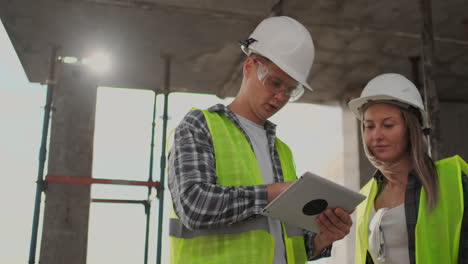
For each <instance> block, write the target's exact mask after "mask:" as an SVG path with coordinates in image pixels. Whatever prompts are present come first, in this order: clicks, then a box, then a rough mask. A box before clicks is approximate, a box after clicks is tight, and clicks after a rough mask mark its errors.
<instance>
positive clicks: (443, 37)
mask: <svg viewBox="0 0 468 264" xmlns="http://www.w3.org/2000/svg"><path fill="white" fill-rule="evenodd" d="M432 4H433V23H434V35H435V38H436V41H435V53H436V62H437V65H436V72H435V73H436V83H437V87H438V92H439V97H440V99H441V100H442V101H457V102H460V101H461V102H468V26H467V24H468V1H467V0H444V1H433V3H432ZM272 14H283V15H288V16H291V17H293V18H296V19H298V20H299V21H301V22H302V23H303V24H304V25H306V27H307V28H308V29H309V30H310V32H311V33H312V37H313V39H314V42H315V45H316V49H317V50H316V59H315V62H314V66H313V68H312V74H311V76H310V79H309V82H310V84H311V85H312V86H313V87H314V88H315V89H316V92H314V93H310V92H306V94H305V96H303V98H302V99H301V101H305V102H314V103H324V104H327V103H330V102H332V101H336V100H343V99H347V98H349V97H350V96H356V95H358V94H359V92H360V89H362V87H363V85H364V84H365V83H366V82H367V81H368V80H369V79H370V78H372V77H374V76H375V75H377V74H379V73H383V72H399V73H403V74H404V75H406V76H407V77H408V78H410V79H414V75H413V73H412V64H411V62H410V60H409V57H414V56H419V54H420V47H421V42H420V32H421V15H420V11H419V1H417V0H413V1H408V0H378V1H376V0H353V1H345V0H315V1H310V0H295V1H293V0H290V1H287V0H284V1H278V0H257V1H251V0H236V1H229V0H141V1H140V0H41V1H32V0H31V1H28V0H0V18H1V20H2V22H3V24H4V26H5V28H6V30H7V32H8V34H9V37H10V39H11V41H12V43H13V45H14V47H15V49H16V52H17V53H18V55H19V58H20V61H21V63H22V65H23V67H24V69H25V71H26V74H27V76H28V78H29V80H30V81H31V82H43V81H44V80H45V79H46V77H47V69H48V56H49V55H50V50H51V45H52V44H56V45H60V46H61V50H60V52H59V55H62V56H76V57H86V56H88V55H89V54H90V53H92V52H93V51H95V50H104V51H106V52H107V53H108V54H110V55H111V57H112V70H111V71H110V72H109V73H108V74H107V75H106V76H105V77H103V78H101V83H100V85H103V86H115V87H129V88H138V89H161V88H162V85H161V84H162V80H163V76H164V66H163V65H164V63H163V60H162V58H161V54H170V55H171V57H172V66H171V72H172V75H171V91H183V92H195V93H210V94H216V95H218V96H220V97H225V96H234V95H235V94H236V93H237V90H238V87H239V85H240V77H241V76H240V69H241V63H242V60H243V59H244V55H243V54H242V53H241V51H240V49H239V45H238V41H239V40H242V39H245V38H247V37H248V35H249V33H250V32H251V31H252V30H253V29H254V27H255V26H256V24H258V23H259V22H260V21H261V20H262V19H263V18H265V17H268V16H270V15H272ZM464 23H465V24H464Z"/></svg>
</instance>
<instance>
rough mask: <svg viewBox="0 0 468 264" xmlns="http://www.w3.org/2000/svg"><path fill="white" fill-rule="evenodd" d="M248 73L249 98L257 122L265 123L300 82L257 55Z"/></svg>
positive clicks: (284, 102) (252, 59) (252, 60)
mask: <svg viewBox="0 0 468 264" xmlns="http://www.w3.org/2000/svg"><path fill="white" fill-rule="evenodd" d="M249 60H251V62H250V63H252V67H251V69H252V70H251V71H250V72H249V73H248V75H249V76H248V86H249V89H248V95H249V97H248V99H249V104H250V107H251V110H252V111H253V114H254V115H255V117H256V118H257V119H258V120H257V121H258V122H257V123H264V122H265V121H266V120H267V119H268V118H270V117H271V116H273V115H274V114H275V113H276V112H278V111H279V110H280V109H281V108H283V106H284V105H285V104H286V103H287V102H288V101H289V98H290V96H291V93H292V92H293V90H294V89H296V88H297V87H298V82H297V81H295V80H294V79H293V78H291V77H290V76H289V75H288V74H286V73H285V72H284V71H282V70H281V69H280V68H279V67H278V66H276V65H275V64H273V63H272V62H268V61H265V60H262V59H259V58H256V57H253V58H252V57H251V58H249Z"/></svg>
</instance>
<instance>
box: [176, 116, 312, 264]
mask: <svg viewBox="0 0 468 264" xmlns="http://www.w3.org/2000/svg"><path fill="white" fill-rule="evenodd" d="M202 111H203V113H204V115H205V119H206V121H207V124H208V128H209V130H210V133H211V138H212V140H213V146H214V152H215V157H216V173H217V176H218V184H220V185H223V186H235V187H238V186H241V185H261V184H263V178H262V175H261V173H260V168H259V166H258V162H257V159H256V158H255V154H254V151H253V149H252V147H251V146H250V144H249V142H248V140H247V138H246V136H245V134H244V133H243V132H242V131H241V130H240V129H239V128H238V127H237V126H236V125H235V124H234V123H233V122H232V121H231V120H230V119H229V118H228V117H226V116H225V115H224V114H222V113H218V112H210V111H208V110H202ZM275 144H276V150H277V152H278V155H279V158H280V162H281V167H282V170H283V175H284V180H285V181H293V180H295V179H296V170H295V167H294V163H293V158H292V153H291V150H290V149H289V147H288V146H287V145H286V144H285V143H283V142H282V141H280V140H279V139H276V140H275ZM170 221H171V222H170V225H171V226H170V235H171V263H177V264H178V263H200V264H208V263H223V264H229V263H233V264H244V263H245V264H250V263H259V264H263V263H264V264H267V263H273V258H274V253H275V252H274V245H275V241H274V238H273V236H272V235H271V234H270V233H269V226H268V220H267V218H266V217H263V216H258V217H253V218H252V219H250V220H244V221H241V222H239V223H236V224H233V225H232V226H229V227H225V228H220V229H209V230H188V229H186V228H185V227H184V226H183V225H182V224H181V223H180V222H179V220H178V219H177V217H176V216H175V215H174V217H173V218H172V219H170ZM282 228H283V234H284V237H283V239H284V242H285V248H286V258H287V262H288V263H305V262H306V261H307V255H306V249H305V243H304V239H303V233H302V230H301V229H299V228H297V227H293V226H288V225H286V224H282Z"/></svg>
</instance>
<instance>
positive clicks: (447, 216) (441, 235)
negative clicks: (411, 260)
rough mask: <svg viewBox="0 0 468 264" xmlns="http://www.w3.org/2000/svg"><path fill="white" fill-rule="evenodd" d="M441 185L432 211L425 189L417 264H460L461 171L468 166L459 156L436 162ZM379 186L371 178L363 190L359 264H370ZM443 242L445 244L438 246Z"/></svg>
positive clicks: (358, 233) (418, 227)
mask: <svg viewBox="0 0 468 264" xmlns="http://www.w3.org/2000/svg"><path fill="white" fill-rule="evenodd" d="M435 165H436V168H437V175H438V182H439V198H438V201H437V204H436V207H435V208H434V209H433V210H432V211H430V212H428V210H427V202H426V192H425V191H424V188H422V189H421V195H420V200H419V210H418V221H417V223H416V230H415V238H416V241H415V247H416V252H415V257H416V263H417V264H436V263H448V264H456V263H458V247H459V243H460V230H461V225H462V220H463V210H464V201H463V185H462V174H461V172H462V171H463V172H465V174H466V173H468V165H467V164H466V162H465V161H464V160H463V159H462V158H460V156H458V155H455V156H453V157H450V158H446V159H443V160H440V161H438V162H436V163H435ZM377 189H378V187H377V183H376V181H375V179H371V180H370V181H369V182H368V183H367V184H366V185H365V186H364V187H363V188H362V189H361V193H362V194H364V195H366V196H367V198H366V200H365V201H364V202H363V203H361V204H360V205H359V206H358V208H357V225H356V228H357V230H356V255H355V262H354V263H356V264H364V263H366V255H367V250H368V248H369V244H368V243H369V237H368V226H369V217H370V212H371V209H372V206H374V199H375V196H376V194H377ZM439 241H443V243H438V242H439Z"/></svg>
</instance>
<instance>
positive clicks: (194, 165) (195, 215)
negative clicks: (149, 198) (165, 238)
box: [168, 110, 267, 230]
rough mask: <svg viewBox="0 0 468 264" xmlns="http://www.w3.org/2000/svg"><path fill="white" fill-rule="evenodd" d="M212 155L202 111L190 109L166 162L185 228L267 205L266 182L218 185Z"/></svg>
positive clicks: (238, 217)
mask: <svg viewBox="0 0 468 264" xmlns="http://www.w3.org/2000/svg"><path fill="white" fill-rule="evenodd" d="M214 155H215V154H214V149H213V142H212V139H211V134H210V132H209V129H208V126H207V123H206V119H205V117H204V115H203V112H201V111H200V110H194V111H191V112H190V113H188V114H187V115H186V116H185V118H184V119H183V121H182V122H181V123H180V124H179V126H178V127H177V128H176V131H175V134H174V144H173V146H172V148H171V151H170V153H169V162H168V175H169V178H168V185H169V190H170V192H171V196H172V202H173V207H174V211H175V213H176V214H177V216H178V217H179V219H180V221H181V222H182V223H183V224H184V225H185V226H186V227H187V228H188V229H192V230H195V229H210V228H219V227H223V226H226V225H230V224H233V223H236V222H239V221H242V220H245V219H247V218H249V217H252V216H255V215H257V214H258V213H259V212H260V210H261V209H262V208H264V207H265V206H266V205H267V191H266V185H255V186H240V187H232V186H222V185H219V184H218V183H217V182H218V177H217V175H216V162H215V156H214Z"/></svg>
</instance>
